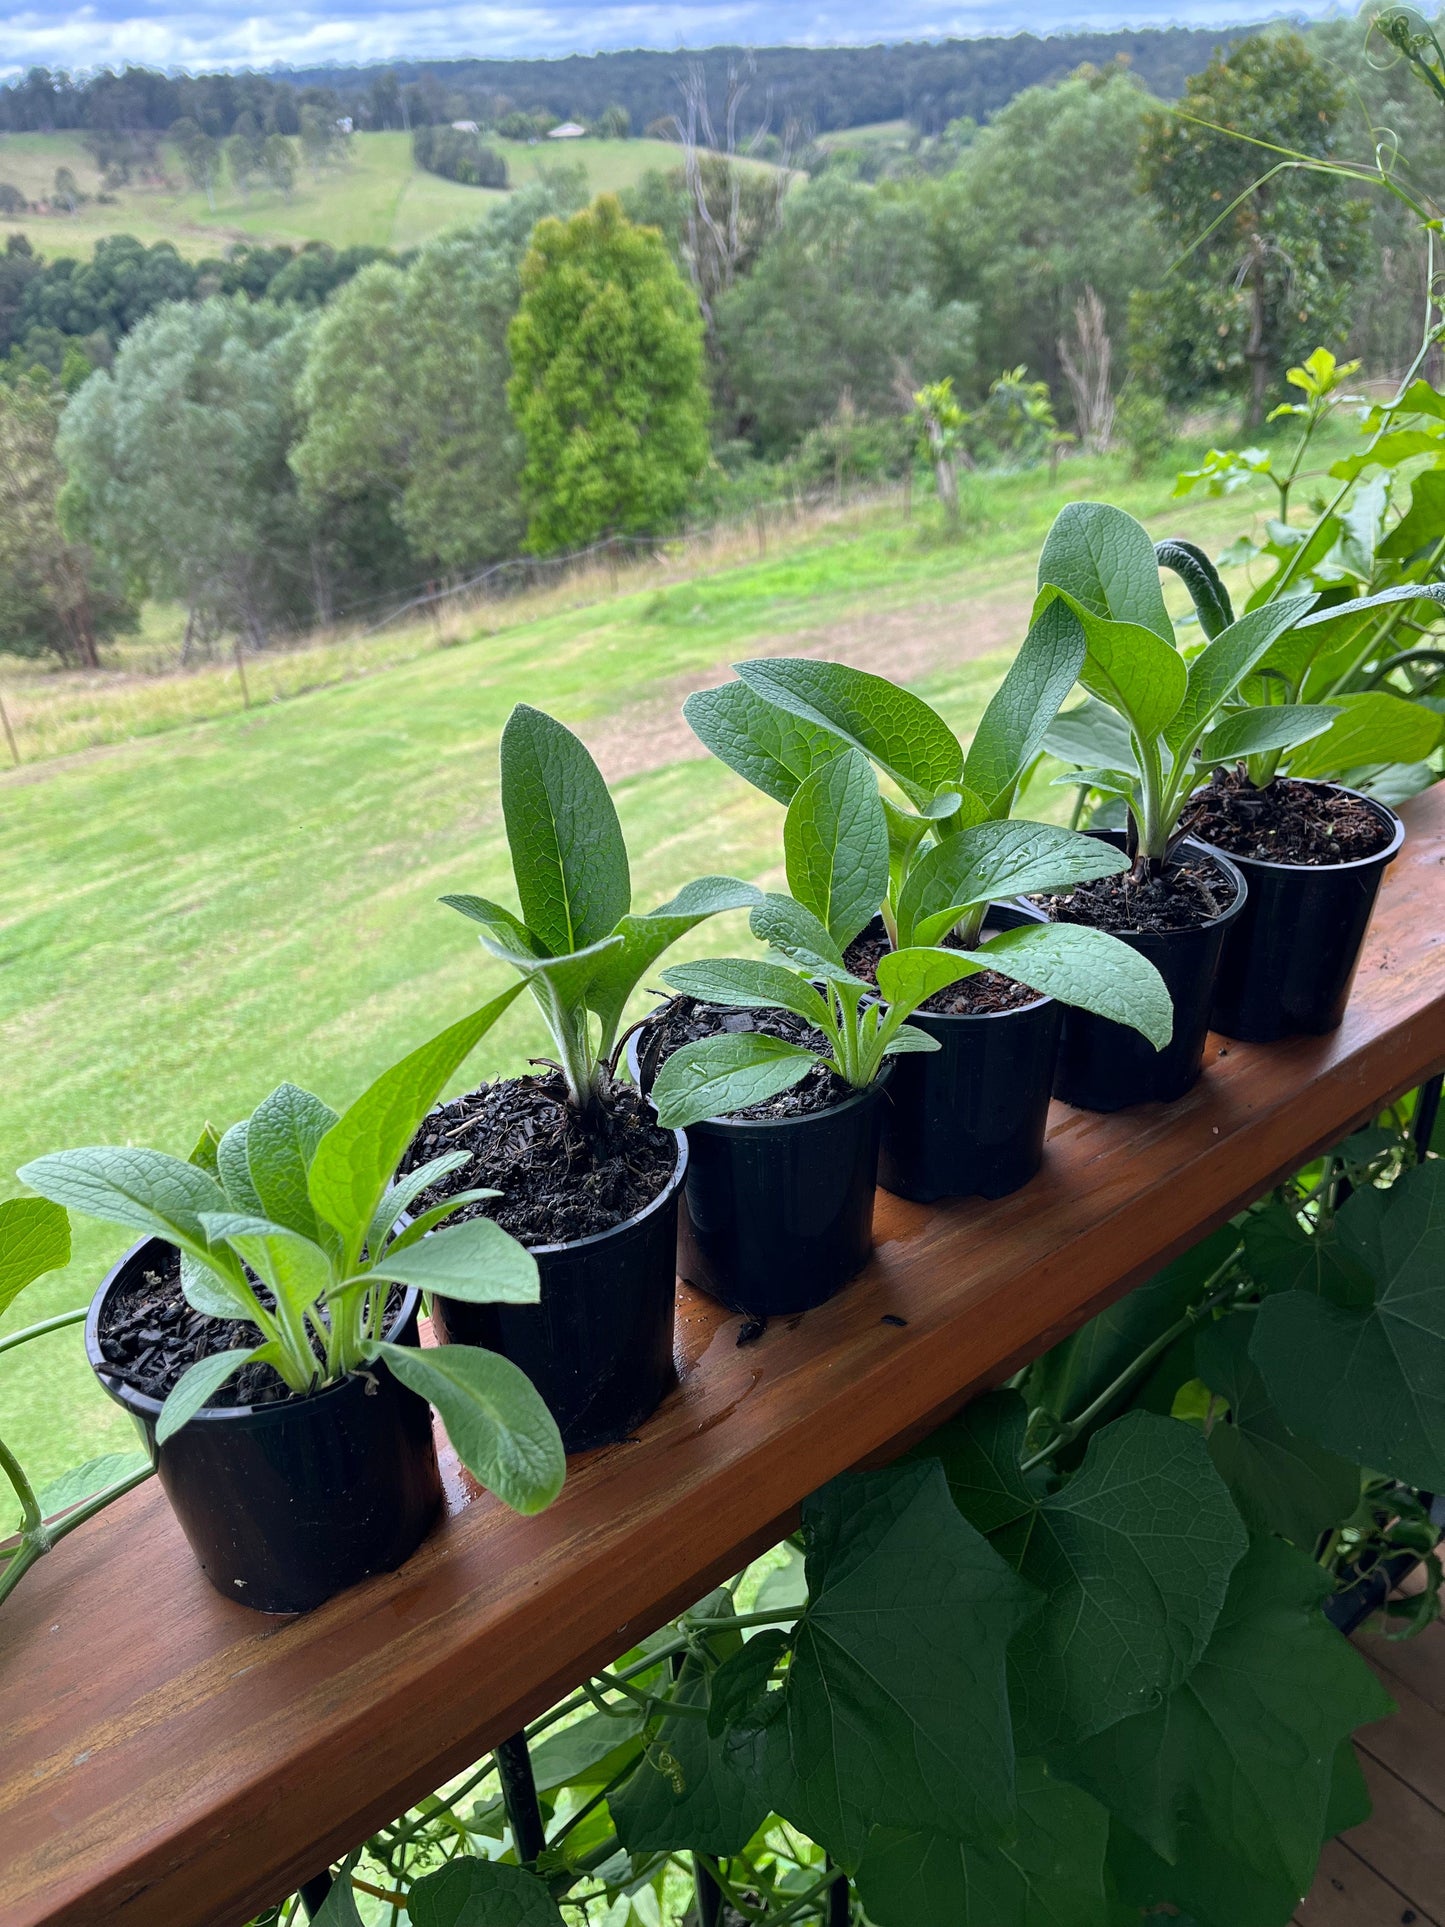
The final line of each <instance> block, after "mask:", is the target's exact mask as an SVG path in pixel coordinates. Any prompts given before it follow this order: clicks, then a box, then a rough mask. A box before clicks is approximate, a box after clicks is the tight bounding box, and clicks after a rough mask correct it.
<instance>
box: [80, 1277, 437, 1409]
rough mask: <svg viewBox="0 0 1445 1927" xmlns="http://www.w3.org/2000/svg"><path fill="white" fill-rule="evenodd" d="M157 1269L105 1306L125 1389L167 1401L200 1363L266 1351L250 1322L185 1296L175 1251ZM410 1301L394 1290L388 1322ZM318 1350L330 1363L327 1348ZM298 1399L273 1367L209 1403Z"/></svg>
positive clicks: (111, 1349) (114, 1363)
mask: <svg viewBox="0 0 1445 1927" xmlns="http://www.w3.org/2000/svg"><path fill="white" fill-rule="evenodd" d="M164 1253H165V1255H164V1256H163V1257H161V1258H159V1259H158V1260H157V1262H156V1263H155V1264H154V1265H147V1266H146V1267H145V1268H144V1269H143V1270H141V1269H137V1270H136V1271H135V1272H134V1273H133V1275H132V1276H130V1277H128V1278H125V1279H123V1280H122V1281H121V1282H120V1283H119V1284H118V1285H117V1286H116V1288H115V1290H114V1291H112V1292H111V1294H110V1296H109V1297H108V1298H107V1299H106V1301H105V1306H104V1308H103V1310H102V1313H101V1320H100V1334H99V1337H100V1355H101V1357H102V1358H103V1359H104V1360H105V1362H106V1367H107V1369H108V1370H109V1371H110V1372H111V1373H112V1374H113V1375H114V1376H115V1377H116V1378H118V1379H120V1380H121V1382H122V1383H123V1384H125V1385H129V1386H131V1387H133V1389H134V1390H136V1391H138V1392H143V1393H144V1394H145V1395H146V1397H148V1398H156V1399H162V1400H164V1399H165V1398H166V1397H167V1395H168V1394H169V1393H170V1392H171V1391H172V1390H173V1389H174V1388H175V1385H176V1383H177V1381H178V1380H179V1379H180V1378H181V1376H182V1374H183V1373H185V1372H186V1371H188V1370H189V1369H190V1367H191V1366H192V1365H194V1364H195V1363H196V1361H197V1360H198V1359H202V1358H210V1357H211V1356H212V1355H213V1354H214V1353H216V1352H229V1351H237V1350H241V1349H243V1348H249V1347H251V1346H253V1345H259V1344H260V1342H261V1334H260V1332H259V1331H258V1330H257V1329H256V1327H255V1326H254V1325H253V1324H252V1323H251V1322H250V1320H249V1319H245V1318H211V1317H208V1316H207V1315H206V1313H205V1312H202V1311H196V1310H195V1309H194V1308H193V1307H192V1306H191V1305H189V1304H187V1302H186V1299H185V1296H184V1294H183V1292H182V1291H181V1260H180V1254H179V1252H177V1251H176V1250H175V1249H174V1248H173V1247H172V1246H170V1245H167V1246H165V1247H164ZM251 1284H252V1289H253V1290H254V1291H255V1292H256V1295H257V1297H258V1298H259V1299H260V1300H261V1302H262V1304H263V1305H266V1306H268V1307H269V1305H270V1304H271V1302H272V1301H271V1295H270V1293H269V1292H268V1291H267V1290H266V1287H265V1286H264V1285H260V1284H258V1283H257V1282H256V1280H255V1279H254V1278H253V1279H252V1281H251ZM405 1296H406V1292H405V1289H404V1288H403V1287H402V1286H401V1285H393V1286H392V1287H391V1290H390V1293H389V1296H388V1299H387V1316H388V1318H391V1317H393V1316H394V1315H395V1314H396V1312H397V1311H398V1310H400V1308H401V1301H402V1299H403V1298H404V1297H405ZM312 1348H313V1350H314V1351H315V1353H316V1356H317V1358H318V1359H320V1358H321V1357H322V1349H321V1341H320V1339H319V1338H316V1337H315V1336H314V1335H313V1337H312ZM294 1396H295V1394H294V1393H293V1392H292V1391H291V1389H290V1387H289V1386H288V1385H287V1384H286V1381H285V1380H284V1379H283V1378H282V1377H281V1375H280V1374H279V1373H278V1372H276V1371H275V1370H273V1368H272V1367H271V1366H270V1365H265V1364H260V1363H257V1364H251V1365H243V1366H242V1368H241V1370H240V1371H239V1372H237V1373H236V1374H235V1376H234V1377H232V1378H229V1379H227V1381H226V1383H225V1384H224V1385H223V1386H222V1387H221V1388H220V1390H219V1391H217V1392H213V1393H212V1394H211V1396H210V1398H208V1399H207V1400H206V1409H208V1410H209V1409H211V1408H213V1407H217V1408H221V1409H224V1410H230V1409H232V1408H233V1407H235V1406H238V1405H270V1404H274V1403H275V1402H276V1401H277V1400H278V1399H284V1398H292V1397H294Z"/></svg>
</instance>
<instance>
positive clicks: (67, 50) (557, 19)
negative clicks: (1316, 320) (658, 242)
mask: <svg viewBox="0 0 1445 1927" xmlns="http://www.w3.org/2000/svg"><path fill="white" fill-rule="evenodd" d="M1342 11H1353V9H1346V8H1344V7H1342V6H1341V5H1340V4H1339V0H1291V3H1290V4H1286V5H1279V4H1278V3H1277V0H1276V4H1271V0H1256V4H1255V5H1252V6H1251V5H1249V4H1247V0H1245V3H1244V4H1240V3H1239V0H1233V3H1232V0H1152V4H1149V3H1148V0H1145V3H1144V4H1140V0H1072V4H1070V0H1013V3H1012V4H1010V3H1009V0H888V3H887V4H886V5H884V6H880V5H879V4H878V0H841V4H836V5H823V4H812V3H810V0H643V3H641V4H632V5H627V4H617V5H608V4H598V3H597V0H548V4H544V5H540V6H527V5H508V4H505V0H503V4H499V5H473V4H457V5H450V6H447V5H419V6H398V5H396V4H395V3H394V0H265V3H264V4H262V5H258V4H256V0H250V6H249V7H248V4H247V0H91V4H87V5H73V4H70V0H38V4H36V0H30V4H23V5H17V0H0V76H4V75H7V74H13V73H16V72H23V71H24V69H25V68H27V67H31V66H47V67H63V68H68V69H70V70H71V71H83V70H86V69H90V68H94V67H104V66H120V65H122V64H123V63H125V62H127V61H130V62H134V63H136V64H138V65H142V66H150V67H167V68H177V67H184V68H190V69H193V70H194V69H205V68H210V69H214V68H218V67H269V66H275V65H282V64H284V65H288V66H312V65H319V64H322V63H324V62H328V61H334V62H336V63H338V64H344V65H350V64H351V63H353V62H364V61H370V60H393V59H398V58H402V59H408V58H409V59H445V58H455V57H458V56H461V55H467V54H472V55H487V56H491V57H505V56H508V55H519V54H566V53H596V52H598V51H600V50H602V49H605V48H611V47H660V48H673V47H678V46H691V47H704V46H716V45H719V44H721V43H733V44H742V45H752V46H778V45H780V44H784V43H789V44H794V45H819V44H847V43H863V44H868V43H871V42H875V41H877V40H879V39H880V38H887V39H889V40H936V39H941V38H944V37H946V36H949V35H969V34H988V33H1019V32H1023V31H1024V30H1026V29H1027V30H1030V31H1032V32H1035V33H1048V32H1051V31H1053V32H1057V31H1067V30H1070V29H1073V30H1078V29H1081V28H1089V27H1099V28H1109V27H1144V26H1164V25H1168V24H1171V23H1173V24H1176V25H1180V26H1196V27H1213V26H1225V25H1232V24H1237V23H1240V22H1253V21H1255V20H1258V19H1261V18H1267V17H1270V16H1272V15H1274V14H1277V13H1288V14H1290V15H1293V16H1295V17H1308V18H1310V19H1322V18H1326V17H1329V16H1330V15H1333V14H1336V13H1339V12H1342Z"/></svg>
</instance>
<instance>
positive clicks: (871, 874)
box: [783, 750, 888, 950]
mask: <svg viewBox="0 0 1445 1927" xmlns="http://www.w3.org/2000/svg"><path fill="white" fill-rule="evenodd" d="M783 852H784V856H785V859H786V863H787V871H788V888H789V890H790V891H791V892H792V894H793V896H794V897H795V898H796V899H797V901H798V902H799V903H801V904H802V905H803V907H804V909H806V910H811V911H812V913H813V915H814V916H815V917H816V918H817V919H818V921H819V922H820V923H821V924H822V925H823V927H824V928H825V929H826V930H827V932H828V935H829V936H830V937H831V938H832V939H833V942H834V943H835V944H836V945H837V946H838V948H839V949H840V950H844V949H846V948H847V946H848V945H849V944H850V943H851V942H852V941H853V939H854V937H856V936H857V934H858V932H859V931H860V930H862V929H863V928H864V926H865V925H866V924H867V923H868V922H869V921H870V920H871V919H872V918H873V917H874V916H875V915H876V914H877V912H878V909H879V906H880V905H881V904H882V902H883V899H884V896H885V895H886V894H887V890H888V825H887V822H886V820H885V818H884V815H883V803H882V799H881V798H880V797H879V794H878V782H877V778H876V777H875V776H874V774H873V771H872V770H871V769H870V768H869V766H868V760H867V758H866V757H865V756H862V755H860V754H859V752H858V751H857V750H850V751H849V753H848V754H847V755H846V756H840V757H837V758H836V759H835V760H834V761H832V762H829V763H825V764H824V765H823V767H822V768H821V769H819V770H815V771H814V773H813V774H812V775H811V776H810V777H809V778H808V780H807V781H806V782H805V783H803V784H801V785H800V787H799V789H798V793H797V795H796V796H795V797H794V798H793V800H792V802H791V803H790V804H789V805H788V815H787V819H786V821H785V823H784V826H783Z"/></svg>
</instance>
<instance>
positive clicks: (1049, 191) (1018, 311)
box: [920, 67, 1160, 385]
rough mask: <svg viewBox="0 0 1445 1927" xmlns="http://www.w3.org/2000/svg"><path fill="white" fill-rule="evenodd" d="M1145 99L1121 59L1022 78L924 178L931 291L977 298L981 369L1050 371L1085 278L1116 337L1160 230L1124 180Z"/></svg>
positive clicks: (1153, 276)
mask: <svg viewBox="0 0 1445 1927" xmlns="http://www.w3.org/2000/svg"><path fill="white" fill-rule="evenodd" d="M1152 105H1153V103H1152V102H1151V99H1150V96H1149V95H1148V94H1147V93H1146V92H1145V90H1144V88H1143V87H1142V86H1140V84H1139V82H1138V81H1137V80H1136V79H1134V78H1133V76H1132V75H1131V74H1130V73H1128V72H1126V71H1124V70H1123V69H1122V68H1119V67H1109V68H1106V69H1104V70H1103V71H1100V70H1098V69H1089V68H1086V69H1084V70H1083V71H1081V72H1079V73H1076V74H1074V75H1072V76H1071V77H1070V78H1069V79H1068V80H1065V81H1062V82H1061V83H1060V84H1059V85H1058V86H1056V87H1031V88H1029V89H1028V90H1027V91H1026V92H1024V93H1021V94H1019V95H1018V96H1017V98H1016V99H1014V100H1011V101H1010V102H1009V104H1008V105H1007V106H1006V107H1005V108H1004V109H1003V110H1002V112H1001V113H999V114H996V115H995V116H994V118H993V120H992V121H991V122H990V123H989V125H988V126H987V127H984V128H983V129H981V130H980V132H979V133H978V134H977V135H976V136H975V138H974V140H973V141H972V143H971V144H970V145H969V146H967V147H966V148H965V149H964V150H963V153H962V155H961V157H960V159H959V162H958V165H957V166H956V167H955V168H954V169H953V171H952V172H951V173H949V174H946V175H945V176H944V177H943V178H942V179H940V180H938V181H936V182H934V183H932V184H929V185H926V186H924V187H923V188H922V189H921V190H920V192H921V196H922V199H923V202H924V205H925V206H926V207H927V209H928V217H929V218H928V228H929V251H930V258H931V261H932V282H933V289H934V293H935V296H936V297H937V299H938V300H940V301H945V300H949V301H969V302H972V303H973V304H974V305H975V307H976V310H977V314H978V335H977V349H978V364H977V365H978V367H979V368H980V369H981V370H990V369H997V368H1004V367H1012V366H1013V365H1014V364H1015V363H1016V362H1019V361H1023V362H1026V363H1027V364H1028V366H1029V367H1030V368H1034V369H1037V370H1038V371H1039V373H1040V374H1041V376H1042V377H1043V378H1044V379H1045V380H1046V381H1048V382H1049V383H1050V384H1051V385H1057V384H1058V381H1059V377H1060V374H1061V372H1062V371H1061V368H1060V363H1059V356H1058V342H1059V337H1060V336H1061V335H1063V334H1065V333H1066V332H1067V331H1068V329H1069V327H1070V325H1071V323H1072V321H1073V318H1074V304H1075V303H1076V302H1077V301H1079V300H1080V299H1081V298H1082V296H1083V293H1084V290H1085V288H1086V287H1091V286H1092V287H1094V288H1096V289H1098V291H1099V294H1100V297H1101V299H1102V300H1103V303H1104V313H1105V326H1106V329H1107V332H1108V333H1109V335H1110V336H1111V337H1112V338H1113V339H1114V340H1115V341H1117V342H1120V343H1122V341H1123V338H1124V332H1125V326H1126V321H1127V316H1128V302H1129V295H1130V293H1131V292H1132V290H1133V289H1135V288H1147V287H1152V286H1153V285H1154V283H1155V282H1156V281H1157V279H1158V276H1159V272H1160V262H1159V252H1160V250H1159V238H1158V234H1157V232H1156V230H1155V227H1154V224H1153V221H1152V219H1151V218H1150V210H1149V206H1148V203H1147V202H1146V201H1144V200H1143V199H1142V197H1141V196H1140V195H1139V194H1138V193H1137V192H1136V191H1134V187H1133V183H1134V175H1135V170H1136V165H1137V159H1138V153H1139V143H1140V140H1141V138H1142V136H1143V130H1144V125H1145V122H1146V120H1147V118H1148V116H1149V113H1150V110H1151V107H1152Z"/></svg>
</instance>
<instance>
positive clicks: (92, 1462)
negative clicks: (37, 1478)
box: [35, 1452, 151, 1519]
mask: <svg viewBox="0 0 1445 1927" xmlns="http://www.w3.org/2000/svg"><path fill="white" fill-rule="evenodd" d="M150 1470H151V1462H150V1459H149V1457H148V1456H147V1455H146V1453H144V1452H106V1453H103V1454H102V1455H101V1457H100V1458H96V1459H87V1460H86V1462H85V1464H84V1465H75V1466H72V1467H71V1469H70V1470H69V1471H68V1472H62V1473H61V1475H60V1477H59V1478H58V1479H51V1480H50V1481H49V1483H48V1484H46V1485H43V1486H41V1488H40V1490H39V1491H38V1492H37V1493H36V1495H35V1503H36V1504H37V1505H38V1506H39V1507H40V1516H41V1518H42V1519H54V1518H55V1517H57V1516H58V1514H60V1513H62V1512H69V1511H70V1510H71V1508H72V1507H73V1506H78V1505H83V1504H84V1503H85V1501H86V1500H87V1499H93V1498H94V1497H95V1496H96V1494H97V1493H100V1492H104V1491H105V1489H106V1487H107V1486H111V1485H120V1484H121V1483H122V1482H123V1481H124V1480H127V1479H136V1480H138V1479H140V1478H142V1477H143V1476H145V1475H146V1474H147V1473H149V1472H150Z"/></svg>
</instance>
